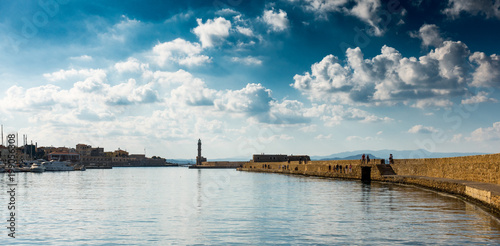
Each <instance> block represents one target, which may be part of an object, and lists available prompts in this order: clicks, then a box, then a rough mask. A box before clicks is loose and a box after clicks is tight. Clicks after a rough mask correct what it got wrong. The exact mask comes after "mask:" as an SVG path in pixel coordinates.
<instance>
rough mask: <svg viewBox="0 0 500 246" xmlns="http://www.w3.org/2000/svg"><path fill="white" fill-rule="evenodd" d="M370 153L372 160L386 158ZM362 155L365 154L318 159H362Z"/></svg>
mask: <svg viewBox="0 0 500 246" xmlns="http://www.w3.org/2000/svg"><path fill="white" fill-rule="evenodd" d="M365 155H366V154H365ZM368 155H369V156H370V160H373V159H384V158H380V157H376V156H374V155H373V154H371V153H368ZM362 156H363V154H358V155H351V156H346V157H334V158H324V159H318V160H321V161H329V160H361V157H362ZM313 160H316V159H313Z"/></svg>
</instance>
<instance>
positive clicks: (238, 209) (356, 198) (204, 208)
mask: <svg viewBox="0 0 500 246" xmlns="http://www.w3.org/2000/svg"><path fill="white" fill-rule="evenodd" d="M0 178H3V177H2V174H0ZM18 187H19V189H20V192H19V201H20V203H21V201H22V204H20V207H19V221H20V227H19V235H20V237H19V238H18V239H16V241H15V242H17V243H20V244H54V245H68V244H70V243H75V242H76V243H79V244H107V243H115V244H130V245H136V244H162V245H163V244H182V245H193V244H225V245H227V244H311V245H317V244H327V245H332V244H333V245H334V244H358V245H363V244H369V245H387V244H411V245H418V244H425V245H427V244H444V245H446V244H448V245H461V244H499V243H500V234H499V232H500V225H499V223H498V221H497V220H496V219H495V218H493V217H492V216H490V215H489V214H488V213H486V212H484V211H482V210H481V209H478V208H477V207H475V206H473V205H471V204H469V203H466V202H464V201H462V200H459V199H456V198H453V197H450V196H444V195H442V194H438V193H436V192H432V191H427V190H422V189H418V188H414V187H409V186H400V185H394V184H386V183H376V182H372V183H371V184H363V183H361V182H358V181H345V180H332V179H324V178H314V177H303V176H292V175H278V174H265V173H246V172H236V171H234V170H200V169H199V170H189V169H187V168H143V169H141V168H117V169H112V170H88V171H85V172H66V173H43V174H31V173H22V174H19V184H18ZM0 189H1V190H5V189H6V185H5V182H1V183H0ZM5 199H6V196H0V204H6V202H7V201H6V200H5ZM0 211H1V212H2V213H1V214H6V212H7V211H6V207H5V206H2V207H1V208H0Z"/></svg>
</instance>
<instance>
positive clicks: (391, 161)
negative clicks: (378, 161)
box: [389, 154, 394, 164]
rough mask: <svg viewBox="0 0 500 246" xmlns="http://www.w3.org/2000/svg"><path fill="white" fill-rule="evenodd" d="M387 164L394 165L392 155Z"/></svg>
mask: <svg viewBox="0 0 500 246" xmlns="http://www.w3.org/2000/svg"><path fill="white" fill-rule="evenodd" d="M389 164H394V159H393V158H392V154H390V155H389Z"/></svg>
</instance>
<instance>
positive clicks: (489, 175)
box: [391, 154, 500, 184]
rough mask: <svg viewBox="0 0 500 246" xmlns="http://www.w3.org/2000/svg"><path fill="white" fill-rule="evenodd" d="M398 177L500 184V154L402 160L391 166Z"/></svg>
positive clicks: (395, 161)
mask: <svg viewBox="0 0 500 246" xmlns="http://www.w3.org/2000/svg"><path fill="white" fill-rule="evenodd" d="M391 166H392V168H393V169H394V171H395V172H396V174H398V175H416V176H426V177H436V178H449V179H459V180H467V181H475V182H483V183H491V184H500V154H492V155H475V156H464V157H453V158H429V159H402V160H397V159H396V160H394V165H391Z"/></svg>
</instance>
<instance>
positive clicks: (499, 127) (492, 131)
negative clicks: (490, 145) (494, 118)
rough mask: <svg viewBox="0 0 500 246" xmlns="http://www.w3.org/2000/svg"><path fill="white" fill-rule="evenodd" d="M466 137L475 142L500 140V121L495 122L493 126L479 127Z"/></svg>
mask: <svg viewBox="0 0 500 246" xmlns="http://www.w3.org/2000/svg"><path fill="white" fill-rule="evenodd" d="M466 139H467V140H468V141H475V142H483V141H493V140H500V122H495V123H493V126H492V127H488V128H478V129H476V130H475V131H473V132H472V133H471V135H470V137H469V138H466Z"/></svg>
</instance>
